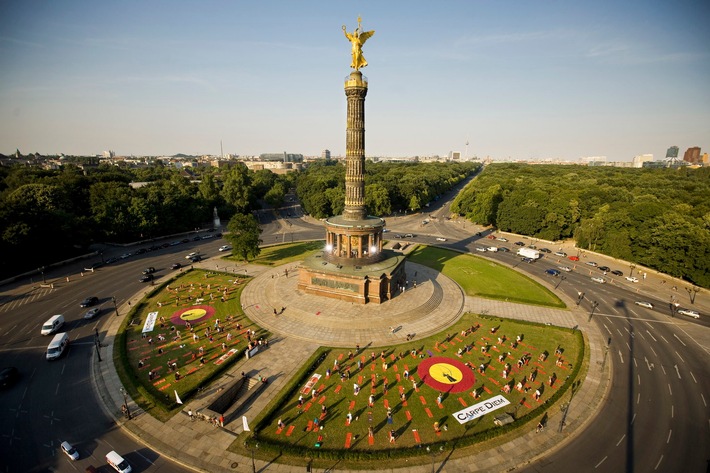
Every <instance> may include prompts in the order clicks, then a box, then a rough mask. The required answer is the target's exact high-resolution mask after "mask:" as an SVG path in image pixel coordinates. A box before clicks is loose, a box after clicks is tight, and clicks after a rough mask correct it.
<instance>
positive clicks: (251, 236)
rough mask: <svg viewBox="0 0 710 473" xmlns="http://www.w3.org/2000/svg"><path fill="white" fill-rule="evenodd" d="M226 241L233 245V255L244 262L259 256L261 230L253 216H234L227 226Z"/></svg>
mask: <svg viewBox="0 0 710 473" xmlns="http://www.w3.org/2000/svg"><path fill="white" fill-rule="evenodd" d="M227 230H229V233H227V234H225V235H224V239H225V240H227V241H228V242H229V243H230V244H231V245H232V255H234V256H236V257H237V258H239V259H242V260H244V261H249V260H250V259H254V258H256V257H257V256H259V253H260V251H261V250H260V248H259V244H260V243H261V239H260V238H259V235H260V234H261V228H259V222H258V221H257V220H256V218H255V217H254V216H253V215H252V214H234V216H232V218H231V219H230V220H229V223H228V224H227Z"/></svg>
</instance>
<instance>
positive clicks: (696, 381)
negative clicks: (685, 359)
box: [690, 371, 698, 384]
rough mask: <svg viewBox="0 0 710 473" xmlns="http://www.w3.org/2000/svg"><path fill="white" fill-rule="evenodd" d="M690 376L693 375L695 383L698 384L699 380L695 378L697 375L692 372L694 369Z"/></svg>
mask: <svg viewBox="0 0 710 473" xmlns="http://www.w3.org/2000/svg"><path fill="white" fill-rule="evenodd" d="M690 376H692V378H693V381H695V384H698V380H697V379H695V375H694V374H693V372H692V371H691V372H690Z"/></svg>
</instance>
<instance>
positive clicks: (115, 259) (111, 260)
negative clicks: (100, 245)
mask: <svg viewBox="0 0 710 473" xmlns="http://www.w3.org/2000/svg"><path fill="white" fill-rule="evenodd" d="M116 261H118V258H109V259H107V260H106V264H111V263H115V262H116Z"/></svg>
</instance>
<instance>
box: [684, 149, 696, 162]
mask: <svg viewBox="0 0 710 473" xmlns="http://www.w3.org/2000/svg"><path fill="white" fill-rule="evenodd" d="M683 161H685V162H686V163H688V164H700V148H699V147H698V146H694V147H692V148H688V149H687V150H686V151H685V154H684V155H683Z"/></svg>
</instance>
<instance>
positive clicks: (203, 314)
mask: <svg viewBox="0 0 710 473" xmlns="http://www.w3.org/2000/svg"><path fill="white" fill-rule="evenodd" d="M213 315H214V307H212V306H209V305H193V306H192V307H188V308H186V309H180V310H178V311H177V312H174V313H173V315H172V316H171V317H170V321H171V322H172V323H174V324H175V325H185V324H187V322H190V323H191V324H192V325H195V324H199V323H200V322H203V321H205V320H207V319H209V318H210V317H212V316H213Z"/></svg>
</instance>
